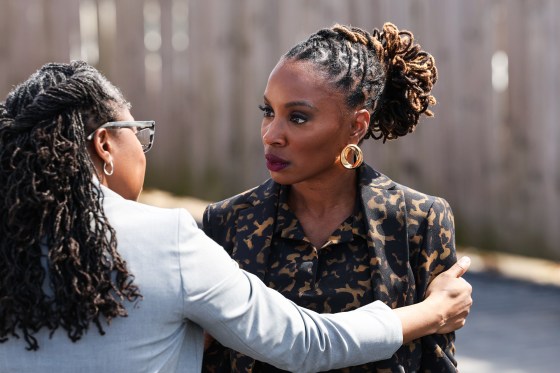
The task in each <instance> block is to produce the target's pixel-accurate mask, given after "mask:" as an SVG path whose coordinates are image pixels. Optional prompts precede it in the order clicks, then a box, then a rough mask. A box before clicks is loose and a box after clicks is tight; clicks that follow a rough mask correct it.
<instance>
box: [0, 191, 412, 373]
mask: <svg viewBox="0 0 560 373" xmlns="http://www.w3.org/2000/svg"><path fill="white" fill-rule="evenodd" d="M102 190H103V194H104V196H105V198H104V201H103V206H104V209H105V213H106V214H107V217H108V219H109V221H110V223H111V225H112V226H113V227H114V228H115V230H116V232H117V239H118V248H119V251H120V252H121V254H122V255H123V257H124V258H125V260H126V262H127V264H128V267H129V270H130V271H131V272H132V273H133V274H134V275H135V282H136V283H137V284H138V285H139V287H140V290H141V292H142V294H143V296H144V298H143V300H142V301H140V302H138V303H137V304H129V305H128V306H127V308H128V312H129V316H128V317H126V318H116V319H114V320H113V321H112V323H111V325H109V326H106V327H105V331H106V334H105V335H104V336H101V335H99V333H98V332H97V330H96V328H95V327H93V326H92V327H91V329H90V330H89V332H88V333H87V335H85V336H84V337H83V338H82V339H81V340H79V341H78V342H76V343H72V342H71V341H70V340H69V339H68V337H67V336H66V333H65V332H64V331H62V330H60V329H59V330H57V332H56V333H54V335H53V336H52V338H49V335H48V332H47V331H45V330H42V331H41V332H40V333H38V335H37V338H38V340H39V346H40V347H39V350H38V351H36V352H31V351H27V350H25V346H24V343H23V342H22V341H20V340H17V339H15V338H10V339H9V340H8V341H7V342H4V343H1V344H0V372H2V373H10V372H59V373H65V372H72V373H74V372H78V371H79V372H95V373H98V372H134V373H140V372H200V369H201V362H202V352H203V332H202V330H203V328H204V329H206V330H208V331H209V333H210V334H212V335H213V336H214V337H215V338H216V339H217V340H219V341H220V342H221V343H222V344H224V345H225V346H228V347H230V348H232V349H234V350H237V351H240V352H243V353H244V354H246V355H249V356H252V357H254V358H256V359H258V360H261V361H265V362H268V363H270V364H273V365H276V366H278V367H280V368H282V369H285V370H290V371H296V372H312V371H323V370H329V369H333V368H337V367H345V366H352V365H358V364H362V363H365V362H367V361H371V360H380V359H386V358H388V357H390V356H391V355H392V354H393V353H394V352H395V351H396V350H397V349H398V348H399V346H400V345H401V343H402V329H401V324H400V321H399V319H398V318H397V317H396V316H395V315H394V313H393V312H392V311H391V310H390V309H389V308H388V307H387V306H386V305H384V304H383V303H381V302H375V303H372V304H370V305H368V306H366V307H363V308H361V309H358V310H356V311H352V312H347V313H340V314H336V315H318V314H316V313H314V312H312V311H310V310H306V309H303V308H299V307H297V306H296V305H295V304H294V303H292V302H290V301H288V300H287V299H285V298H283V297H282V296H281V295H280V294H279V293H277V292H275V291H274V290H271V289H269V288H267V287H266V286H265V285H264V284H263V283H262V282H261V281H260V280H259V279H258V278H257V277H255V276H253V275H251V274H249V273H247V272H244V271H242V270H240V269H239V267H238V266H237V264H236V263H235V262H234V261H233V260H231V258H230V257H229V256H228V255H227V253H226V252H225V251H224V250H223V249H222V248H221V247H220V246H218V245H217V244H216V243H214V241H212V240H211V239H209V238H208V237H207V236H206V235H205V234H204V233H203V232H202V231H201V230H199V229H198V228H197V225H196V223H195V221H194V219H193V218H192V216H191V215H190V214H189V213H188V212H187V211H185V210H183V209H161V208H156V207H152V206H147V205H143V204H140V203H137V202H132V201H128V200H125V199H123V198H122V197H120V196H119V195H118V194H116V193H114V192H112V191H111V190H109V189H107V188H104V187H103V188H102Z"/></svg>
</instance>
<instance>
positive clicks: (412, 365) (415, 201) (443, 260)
mask: <svg viewBox="0 0 560 373" xmlns="http://www.w3.org/2000/svg"><path fill="white" fill-rule="evenodd" d="M358 172H359V177H358V182H359V185H358V188H359V191H360V193H359V196H358V197H359V198H358V201H357V206H356V209H355V212H354V214H353V215H352V216H351V217H349V218H348V219H347V220H346V221H345V222H344V223H343V224H342V225H341V226H340V227H339V228H338V229H337V230H336V231H335V232H333V234H332V235H331V240H329V241H330V242H329V243H328V244H327V245H325V246H323V247H322V248H321V249H319V250H316V249H315V248H313V246H312V245H311V244H309V242H308V241H307V240H306V238H305V234H304V233H303V230H302V229H301V226H300V225H299V223H298V222H297V218H296V217H295V216H294V215H293V214H292V213H291V211H290V210H289V208H288V207H287V204H286V203H285V201H286V196H287V193H289V187H285V186H280V185H278V184H276V183H275V182H273V181H272V180H268V181H267V182H265V183H264V184H262V185H260V186H258V187H256V188H253V189H251V190H249V191H247V192H244V193H241V194H239V195H237V196H234V197H231V198H229V199H227V200H225V201H222V202H218V203H214V204H211V205H210V206H208V207H207V209H206V211H205V214H204V218H203V227H204V228H203V229H204V231H205V232H206V234H207V235H208V236H209V237H211V238H213V239H214V240H215V241H216V242H218V243H219V244H220V245H222V246H223V247H224V248H225V250H226V251H227V252H228V253H229V254H230V256H231V257H232V258H233V259H235V260H236V261H237V262H238V263H239V265H240V267H241V268H243V269H245V270H247V271H249V272H252V273H254V274H256V275H257V276H259V277H260V278H261V280H263V281H264V282H265V283H267V285H268V286H270V287H272V288H276V289H277V290H279V291H280V292H281V293H282V294H283V295H284V296H286V297H288V298H290V299H292V300H293V301H294V302H295V303H297V304H299V305H301V306H304V307H307V308H310V309H313V310H315V311H318V312H337V311H343V310H348V309H353V308H356V307H359V306H360V305H363V304H366V303H369V302H371V301H373V300H381V301H383V302H385V303H386V304H387V305H389V306H390V307H392V308H396V307H402V306H405V305H409V304H413V303H417V302H419V301H421V300H422V299H424V297H425V292H426V289H427V287H428V285H429V283H430V281H431V280H432V279H433V278H434V277H435V276H436V275H437V274H439V273H441V272H442V271H444V270H446V269H447V268H449V267H451V266H452V265H453V264H454V263H455V261H456V254H455V237H454V234H455V233H454V223H453V215H452V212H451V208H450V207H449V205H448V203H447V202H446V201H445V200H443V199H442V198H439V197H433V196H428V195H426V194H423V193H420V192H417V191H415V190H413V189H410V188H408V187H405V186H403V185H400V184H397V183H395V182H393V181H392V180H390V179H389V178H388V177H386V176H384V175H382V174H380V173H379V172H377V171H375V170H373V169H372V168H370V167H369V166H367V165H362V166H361V167H360V169H359V170H358ZM329 255H331V256H330V257H329ZM337 255H338V256H337ZM342 258H344V260H342ZM333 261H334V262H333ZM344 261H347V262H348V263H344ZM325 263H330V264H329V265H325ZM333 263H334V264H333ZM345 264H351V265H350V266H345ZM319 265H321V266H322V267H321V269H320V270H319V271H317V268H319ZM315 266H316V267H315ZM306 271H307V272H309V273H305V272H306ZM364 274H366V278H365V279H364ZM290 277H293V278H290ZM335 278H338V280H334V279H335ZM364 280H365V281H364ZM323 284H325V285H324V287H321V286H322V285H323ZM364 284H366V285H365V286H364ZM325 294H326V295H325ZM349 294H353V295H352V296H351V298H352V301H348V295H349ZM356 294H359V295H356ZM454 340H455V334H454V333H450V334H446V335H431V336H427V337H424V338H421V339H418V340H415V341H413V342H411V343H408V344H406V345H404V346H402V347H401V348H400V349H399V350H398V351H397V352H396V353H395V354H394V355H393V356H392V357H391V358H390V359H387V360H383V361H379V362H374V363H369V364H365V365H363V366H356V367H348V368H344V369H339V370H334V371H333V372H348V373H358V372H383V373H389V372H391V373H392V372H426V373H428V372H429V373H439V372H457V371H458V370H457V362H456V360H455V358H454V354H455V347H454ZM203 371H204V372H216V373H218V372H252V373H257V372H263V373H264V372H267V373H268V372H281V370H279V369H276V368H274V367H272V366H270V365H267V364H264V363H262V362H258V361H255V360H254V359H252V358H250V357H248V356H245V355H242V354H240V353H237V352H235V351H232V350H229V349H226V348H224V347H223V346H221V345H220V344H219V343H217V342H215V341H214V342H213V343H212V344H211V345H210V347H209V348H208V349H207V350H206V353H205V357H204V363H203Z"/></svg>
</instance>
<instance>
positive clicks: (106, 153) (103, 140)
mask: <svg viewBox="0 0 560 373" xmlns="http://www.w3.org/2000/svg"><path fill="white" fill-rule="evenodd" d="M92 143H93V151H94V152H95V154H96V155H97V156H98V157H99V159H101V162H103V163H109V162H111V161H112V160H113V156H112V154H111V153H112V152H113V142H112V140H111V136H110V135H109V131H107V130H106V129H105V128H100V129H98V130H97V131H96V132H95V134H94V135H93V139H92Z"/></svg>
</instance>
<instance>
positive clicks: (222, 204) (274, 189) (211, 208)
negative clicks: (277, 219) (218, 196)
mask: <svg viewBox="0 0 560 373" xmlns="http://www.w3.org/2000/svg"><path fill="white" fill-rule="evenodd" d="M278 188H279V185H278V184H276V183H275V182H274V181H272V180H270V179H269V180H267V181H266V182H264V183H263V184H261V185H258V186H256V187H254V188H251V189H249V190H246V191H244V192H242V193H239V194H236V195H234V196H232V197H229V198H226V199H224V200H222V201H218V202H214V203H211V204H209V205H208V207H207V208H206V211H205V212H204V219H205V220H206V219H207V218H212V217H217V216H221V217H228V216H230V215H232V214H233V215H237V214H238V213H239V212H240V211H242V210H245V209H247V208H251V207H254V206H258V205H262V204H265V203H267V202H268V201H269V200H270V199H271V198H273V196H275V195H277V193H278Z"/></svg>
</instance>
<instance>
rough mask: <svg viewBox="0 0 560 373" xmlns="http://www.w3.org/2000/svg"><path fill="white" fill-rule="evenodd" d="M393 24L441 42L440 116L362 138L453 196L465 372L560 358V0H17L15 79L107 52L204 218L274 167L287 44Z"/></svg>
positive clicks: (102, 61) (5, 52)
mask: <svg viewBox="0 0 560 373" xmlns="http://www.w3.org/2000/svg"><path fill="white" fill-rule="evenodd" d="M386 21H390V22H393V23H395V24H396V25H397V26H398V27H399V28H400V29H407V30H410V31H412V32H413V33H414V36H415V38H416V40H417V41H418V42H419V43H420V44H421V45H422V47H423V48H424V49H425V50H427V51H429V52H430V53H432V54H433V55H434V56H435V58H436V64H437V67H438V72H439V81H438V83H437V84H436V87H435V90H434V95H435V96H436V98H437V100H438V104H437V106H436V107H435V108H434V112H435V114H436V116H435V118H433V119H425V120H423V121H422V122H421V123H420V125H419V126H418V128H417V130H416V132H415V133H413V134H411V135H409V136H406V137H405V138H401V139H398V140H397V141H393V142H387V143H385V144H383V143H382V142H380V141H369V142H368V141H366V142H365V143H364V144H363V146H362V148H363V149H364V153H365V159H366V161H367V162H368V163H369V164H370V165H372V166H373V167H374V168H376V169H377V170H379V171H381V172H383V173H385V174H387V175H388V176H389V177H391V178H392V179H393V180H395V181H397V182H400V183H402V184H405V185H408V186H411V187H413V188H415V189H419V190H421V191H423V192H426V193H429V194H434V195H439V196H443V197H444V198H446V199H447V200H448V201H449V203H450V204H451V206H452V207H453V210H454V213H455V222H456V226H457V242H458V244H459V247H460V248H461V250H462V251H464V252H466V253H468V254H470V255H471V256H472V257H473V259H474V261H473V267H475V271H474V272H473V273H472V274H471V275H469V276H470V277H469V280H470V281H472V282H473V284H475V285H476V286H475V305H477V304H478V308H477V307H475V308H473V313H472V316H471V318H470V320H469V324H468V325H469V327H467V328H465V329H464V330H461V331H460V332H459V333H458V335H459V337H460V338H459V342H458V351H459V355H458V356H459V357H460V358H462V360H460V363H461V362H463V363H462V364H463V365H460V366H461V367H462V368H463V369H462V371H463V372H546V371H557V370H556V369H557V368H551V369H552V370H548V369H549V368H548V367H549V366H548V365H546V364H548V363H547V361H550V363H553V362H554V360H556V359H557V355H558V351H560V343H559V342H558V337H559V336H560V290H559V289H560V286H558V285H560V264H559V262H560V245H558V241H559V240H558V231H559V230H560V150H559V147H558V145H557V144H558V143H559V142H560V127H559V125H558V118H559V114H560V101H559V98H560V74H559V73H558V66H559V64H560V48H559V46H558V40H559V39H560V2H558V1H556V0H530V1H529V0H487V1H484V0H471V1H461V0H345V1H342V0H235V1H224V0H118V1H117V0H0V93H1V97H2V99H3V98H4V97H5V96H6V94H7V93H8V92H9V90H10V89H11V88H12V87H13V86H14V85H16V84H17V83H19V82H21V81H23V80H24V79H26V78H27V77H28V76H29V75H30V74H31V73H32V72H34V71H35V70H36V69H37V68H39V67H40V66H41V65H43V64H44V63H46V62H50V61H59V62H65V61H69V60H73V59H82V60H85V61H87V62H89V63H91V64H93V65H94V66H96V67H97V68H99V69H100V70H101V71H102V72H103V73H104V74H105V75H106V76H107V77H108V78H109V79H110V80H111V81H112V82H114V83H115V84H116V85H118V86H119V87H120V88H121V89H122V90H123V92H124V93H125V96H126V97H127V98H128V99H129V100H130V101H131V102H132V104H133V110H132V113H133V115H134V116H135V118H136V119H138V120H146V119H155V120H156V121H157V134H156V140H155V145H156V146H155V147H154V148H153V149H152V150H151V151H150V153H148V155H147V157H148V170H147V175H146V177H147V179H146V190H147V191H146V193H145V200H146V201H151V202H153V203H159V204H169V205H172V206H177V205H178V204H187V205H188V208H189V209H190V210H191V211H192V212H193V215H195V217H196V216H197V215H196V214H198V213H200V209H202V208H203V207H204V206H205V201H216V200H219V199H223V198H225V197H227V196H230V195H233V194H236V193H239V192H241V191H243V190H246V189H248V188H250V187H252V186H255V185H257V184H259V183H261V182H262V181H263V180H264V179H266V178H267V177H268V172H267V170H266V168H265V165H264V159H263V156H262V146H261V140H260V129H259V128H260V121H261V115H262V114H261V112H260V111H259V110H258V108H257V106H258V104H260V103H261V102H262V94H263V91H264V88H265V85H266V81H267V78H268V75H269V73H270V71H271V70H272V68H273V67H274V66H275V64H276V62H277V61H278V59H279V58H280V56H281V55H282V54H283V53H285V52H286V51H287V50H288V49H289V48H290V47H291V46H293V45H294V44H295V43H297V42H299V41H301V40H303V39H305V38H306V37H307V36H308V35H309V34H311V33H313V32H315V31H316V30H318V29H320V28H323V27H328V26H331V25H332V24H333V23H344V24H352V25H354V26H358V27H361V28H364V29H368V30H371V29H373V28H381V27H382V26H383V23H384V22H386ZM154 196H155V197H154ZM151 197H154V198H155V199H154V198H152V199H150V198H151ZM531 297H533V298H531ZM506 314H507V315H511V318H510V319H508V318H504V317H503V316H504V315H506ZM515 317H518V319H516V318H515ZM504 323H505V324H504ZM539 323H540V324H539ZM539 327H542V330H540V329H539ZM539 330H540V331H539ZM535 331H539V332H542V333H544V334H539V335H538V336H534V332H535ZM512 333H513V334H512ZM544 335H546V336H550V338H549V339H547V338H546V337H543V336H544ZM531 336H534V338H535V340H533V339H531ZM514 340H519V343H518V344H515V343H513V342H512V341H514ZM535 351H538V352H539V353H538V354H535V353H534V352H535ZM497 356H499V358H498V357H497ZM547 357H548V358H549V360H547ZM543 361H544V363H543ZM539 364H540V365H539Z"/></svg>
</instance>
